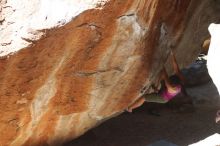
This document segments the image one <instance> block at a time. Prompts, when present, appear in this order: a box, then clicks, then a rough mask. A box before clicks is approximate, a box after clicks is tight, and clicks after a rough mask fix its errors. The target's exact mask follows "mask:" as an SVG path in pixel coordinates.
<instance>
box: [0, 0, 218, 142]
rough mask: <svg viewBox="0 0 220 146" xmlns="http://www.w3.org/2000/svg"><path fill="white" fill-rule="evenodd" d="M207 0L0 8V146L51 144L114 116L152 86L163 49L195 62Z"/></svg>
mask: <svg viewBox="0 0 220 146" xmlns="http://www.w3.org/2000/svg"><path fill="white" fill-rule="evenodd" d="M219 3H220V2H219V1H214V0H213V1H210V0H200V1H192V0H135V1H134V0H120V1H118V0H93V1H91V0H75V1H71V0H29V1H25V0H20V1H19V2H18V1H17V2H16V1H13V0H7V1H6V0H3V1H1V2H0V6H1V7H0V11H1V16H0V26H1V28H0V32H1V33H0V35H1V40H0V56H1V57H0V72H1V74H0V115H1V116H0V145H10V146H19V145H24V146H30V145H31V146H35V145H36V146H40V145H61V144H62V143H64V142H66V141H68V140H72V139H74V138H77V137H78V136H80V135H82V134H84V133H85V132H86V131H88V130H89V129H91V128H93V127H95V126H98V125H99V124H101V123H102V122H104V121H105V120H107V119H109V118H111V117H114V116H117V115H119V114H120V113H122V112H123V111H124V110H125V109H126V108H127V107H128V105H130V104H131V103H132V102H133V101H135V100H136V99H137V98H139V97H140V96H142V95H143V94H144V93H150V92H154V91H153V90H152V89H151V85H152V84H154V83H155V82H156V81H157V79H158V77H159V72H160V71H161V69H162V67H163V66H164V65H165V66H166V69H167V71H168V72H169V74H172V72H173V71H172V68H171V65H170V59H169V54H170V51H171V49H172V50H173V52H174V53H175V55H176V57H177V61H178V64H179V65H180V67H181V68H182V67H185V66H187V65H189V64H190V63H192V62H193V61H194V60H195V59H196V57H197V56H198V54H199V52H200V49H201V46H202V43H203V41H204V39H206V38H207V37H208V31H207V27H208V25H209V23H211V22H212V21H215V20H217V19H219V18H220V16H219V15H217V14H218V13H217V12H218V11H219Z"/></svg>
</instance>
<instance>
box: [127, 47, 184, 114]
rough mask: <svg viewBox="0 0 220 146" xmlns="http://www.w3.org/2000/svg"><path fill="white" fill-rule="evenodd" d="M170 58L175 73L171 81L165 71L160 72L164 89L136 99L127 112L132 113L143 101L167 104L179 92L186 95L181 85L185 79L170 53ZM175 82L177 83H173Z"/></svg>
mask: <svg viewBox="0 0 220 146" xmlns="http://www.w3.org/2000/svg"><path fill="white" fill-rule="evenodd" d="M171 58H172V65H173V68H174V71H175V75H174V76H172V78H173V79H172V81H173V82H171V81H170V79H169V77H168V74H167V72H166V69H165V68H163V70H162V72H161V79H162V80H163V81H164V87H162V88H161V89H160V91H159V92H158V93H152V94H146V95H143V96H142V97H140V98H139V99H137V100H136V101H135V102H134V103H133V104H131V105H130V106H129V107H128V108H127V111H128V112H132V110H133V109H135V108H137V107H139V106H141V105H142V104H143V103H144V102H145V101H146V102H155V103H167V102H168V101H170V100H171V99H173V98H174V97H176V95H178V94H179V93H180V92H183V93H184V94H186V92H185V90H184V89H183V84H184V83H185V78H184V77H183V75H182V74H181V72H180V69H179V67H178V64H177V61H176V58H175V56H174V54H173V52H172V51H171ZM174 81H175V82H177V83H174Z"/></svg>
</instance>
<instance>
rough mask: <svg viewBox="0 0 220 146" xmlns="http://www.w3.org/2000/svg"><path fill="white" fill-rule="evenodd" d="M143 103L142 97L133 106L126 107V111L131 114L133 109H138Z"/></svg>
mask: <svg viewBox="0 0 220 146" xmlns="http://www.w3.org/2000/svg"><path fill="white" fill-rule="evenodd" d="M144 102H145V98H144V97H143V96H142V97H140V98H139V99H137V100H136V101H135V102H134V103H133V104H131V105H130V106H129V107H128V109H127V111H128V112H132V110H133V109H135V108H137V107H140V106H141V105H142V104H144Z"/></svg>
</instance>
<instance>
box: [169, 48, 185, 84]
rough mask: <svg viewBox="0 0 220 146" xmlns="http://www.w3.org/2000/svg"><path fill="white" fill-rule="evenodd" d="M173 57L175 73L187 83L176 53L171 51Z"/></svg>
mask: <svg viewBox="0 0 220 146" xmlns="http://www.w3.org/2000/svg"><path fill="white" fill-rule="evenodd" d="M171 59H172V65H173V69H174V71H175V74H176V75H177V76H178V77H179V78H180V80H181V81H182V82H183V83H185V78H184V76H183V75H182V73H181V71H180V69H179V66H178V64H177V60H176V57H175V55H174V53H173V52H172V51H171Z"/></svg>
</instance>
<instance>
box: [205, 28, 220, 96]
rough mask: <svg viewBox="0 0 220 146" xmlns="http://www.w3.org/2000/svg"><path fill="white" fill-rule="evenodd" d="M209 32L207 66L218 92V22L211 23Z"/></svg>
mask: <svg viewBox="0 0 220 146" xmlns="http://www.w3.org/2000/svg"><path fill="white" fill-rule="evenodd" d="M209 32H210V34H211V43H210V47H209V52H208V57H207V59H208V61H207V67H208V70H209V74H210V76H211V78H212V80H213V82H214V83H215V85H216V87H217V89H218V92H219V93H220V76H219V74H220V67H219V66H218V65H217V64H218V62H219V55H220V49H219V45H220V41H219V36H220V24H211V25H210V26H209Z"/></svg>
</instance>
